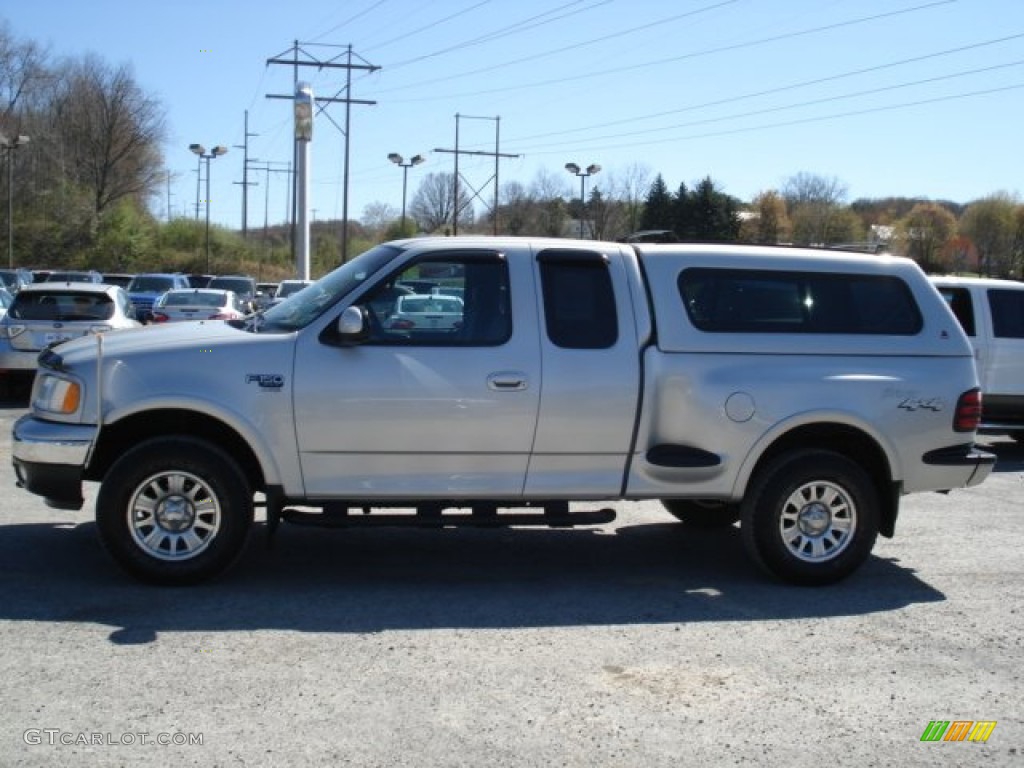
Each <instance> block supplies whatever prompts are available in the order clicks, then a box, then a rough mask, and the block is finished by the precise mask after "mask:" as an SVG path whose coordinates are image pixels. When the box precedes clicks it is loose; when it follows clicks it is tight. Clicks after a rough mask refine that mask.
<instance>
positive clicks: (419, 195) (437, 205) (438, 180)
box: [409, 173, 473, 232]
mask: <svg viewBox="0 0 1024 768" xmlns="http://www.w3.org/2000/svg"><path fill="white" fill-rule="evenodd" d="M454 197H455V174H452V173H428V174H427V175H426V176H425V177H424V178H423V181H421V182H420V186H419V188H418V189H417V190H416V194H415V195H414V196H413V198H412V205H410V206H409V215H410V216H412V217H413V218H414V219H416V223H417V224H419V227H420V229H422V230H423V231H424V232H437V231H438V230H440V229H442V228H444V227H448V226H451V224H452V222H453V213H454V211H455V205H454V202H455V201H454ZM459 223H460V224H462V225H464V226H471V225H472V224H473V208H472V205H471V201H470V198H469V195H468V194H467V193H466V191H465V188H464V187H462V186H461V185H460V187H459Z"/></svg>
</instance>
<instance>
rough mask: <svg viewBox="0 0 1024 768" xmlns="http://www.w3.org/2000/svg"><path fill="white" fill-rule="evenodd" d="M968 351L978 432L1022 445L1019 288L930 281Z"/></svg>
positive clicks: (984, 281) (1022, 302)
mask: <svg viewBox="0 0 1024 768" xmlns="http://www.w3.org/2000/svg"><path fill="white" fill-rule="evenodd" d="M931 281H932V283H933V284H934V285H935V287H936V288H938V289H939V293H941V294H942V297H943V298H944V299H945V300H946V303H947V304H949V306H950V308H951V309H952V310H953V314H954V315H956V317H957V320H959V321H960V325H961V326H963V329H964V332H965V333H966V334H967V337H968V339H969V340H970V342H971V346H972V347H973V348H974V360H975V363H976V365H977V368H978V379H979V381H980V383H981V391H982V394H983V400H982V422H981V427H980V430H979V431H981V432H986V433H990V434H993V433H994V434H1002V433H1005V434H1009V435H1010V436H1012V437H1013V438H1014V439H1016V440H1018V441H1022V442H1024V283H1019V282H1017V281H1016V280H997V279H994V278H980V277H951V276H942V277H937V276H933V277H931Z"/></svg>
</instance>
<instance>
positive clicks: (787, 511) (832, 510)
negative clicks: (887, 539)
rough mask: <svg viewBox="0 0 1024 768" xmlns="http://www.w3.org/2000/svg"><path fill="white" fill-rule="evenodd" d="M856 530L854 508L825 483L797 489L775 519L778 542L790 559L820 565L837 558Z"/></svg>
mask: <svg viewBox="0 0 1024 768" xmlns="http://www.w3.org/2000/svg"><path fill="white" fill-rule="evenodd" d="M856 530H857V505H856V504H855V503H854V501H853V499H852V498H851V496H850V495H849V494H848V493H847V492H846V490H845V489H843V488H842V487H841V486H839V485H836V484H835V483H831V482H827V481H813V482H809V483H806V484H804V485H801V486H800V487H799V488H797V489H796V490H795V491H793V493H792V494H790V496H789V498H787V499H786V501H785V503H784V504H783V507H782V513H781V514H780V515H779V532H780V533H781V535H782V541H783V542H784V543H785V546H786V547H787V549H789V551H790V552H791V553H792V554H793V556H795V557H797V558H799V559H800V560H803V561H805V562H811V563H820V562H825V561H828V560H831V559H833V558H835V557H837V556H838V555H839V554H840V553H842V551H843V550H845V549H846V548H847V547H848V546H849V544H850V542H851V541H852V540H853V536H854V533H855V532H856Z"/></svg>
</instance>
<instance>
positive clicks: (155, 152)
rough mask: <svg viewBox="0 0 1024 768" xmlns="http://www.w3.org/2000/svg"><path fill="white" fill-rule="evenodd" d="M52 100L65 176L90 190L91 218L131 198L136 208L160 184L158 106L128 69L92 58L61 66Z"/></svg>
mask: <svg viewBox="0 0 1024 768" xmlns="http://www.w3.org/2000/svg"><path fill="white" fill-rule="evenodd" d="M61 75H62V76H61V81H60V86H59V88H58V92H57V95H56V98H55V100H54V113H55V114H54V119H55V121H56V125H57V126H58V130H59V131H60V134H61V139H62V145H63V148H64V153H65V155H66V157H67V163H68V168H67V171H68V173H69V174H70V175H73V178H74V180H75V181H76V182H77V183H78V184H79V185H81V186H83V187H85V188H86V189H88V190H89V193H90V196H91V198H92V201H93V210H94V213H95V216H96V217H97V218H99V217H100V216H101V215H102V214H103V213H104V211H106V210H107V209H108V208H110V207H111V206H112V205H113V204H114V203H117V202H118V201H120V200H122V199H125V198H130V199H132V200H134V201H136V202H137V203H138V204H139V205H140V207H142V206H144V205H145V201H146V199H147V198H148V197H149V196H150V195H151V194H153V193H154V192H155V190H156V187H157V185H158V184H159V183H160V182H161V181H162V179H163V162H162V158H161V156H160V150H159V146H160V141H161V139H162V138H163V133H164V115H163V110H162V108H161V107H160V104H159V103H158V102H157V101H156V100H155V99H153V98H150V97H149V96H147V95H146V94H145V93H143V91H142V89H141V88H140V87H139V85H138V84H137V83H136V82H135V79H134V78H133V76H132V74H131V70H130V68H129V67H128V66H127V65H122V66H119V67H116V68H111V67H109V66H107V65H106V64H104V63H103V62H102V61H101V60H99V59H98V58H96V57H93V56H89V57H86V58H85V59H83V60H81V61H79V62H73V63H69V64H67V65H65V67H64V69H63V71H62V72H61Z"/></svg>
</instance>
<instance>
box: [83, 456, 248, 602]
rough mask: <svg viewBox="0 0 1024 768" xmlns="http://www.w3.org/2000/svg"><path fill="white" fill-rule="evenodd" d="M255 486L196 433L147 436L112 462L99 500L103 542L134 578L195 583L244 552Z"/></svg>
mask: <svg viewBox="0 0 1024 768" xmlns="http://www.w3.org/2000/svg"><path fill="white" fill-rule="evenodd" d="M252 519H253V505H252V489H251V487H250V484H249V481H248V480H247V478H246V476H245V474H244V473H243V472H242V470H241V469H240V468H239V466H238V464H237V463H236V462H235V461H234V460H233V459H232V458H231V457H230V456H229V455H228V454H227V453H225V452H224V451H222V450H221V449H220V448H218V447H217V446H215V445H213V444H211V443H209V442H206V441H205V440H200V439H197V438H191V437H182V436H175V437H161V438H154V439H152V440H147V441H146V442H144V443H141V444H140V445H138V446H136V447H135V448H133V449H131V450H129V451H127V452H126V453H125V454H124V455H123V456H121V458H120V459H118V460H117V462H116V463H115V464H114V465H113V466H112V467H111V468H110V471H109V472H108V473H107V476H106V477H105V478H104V480H103V483H102V485H101V486H100V491H99V495H98V497H97V500H96V524H97V528H98V530H99V535H100V540H101V541H102V542H103V545H104V546H105V547H106V549H107V551H109V552H110V554H111V555H112V556H113V558H114V560H115V561H117V563H118V564H119V565H120V566H121V567H122V568H124V569H125V570H126V571H128V572H129V573H130V574H132V575H133V576H135V577H137V578H139V579H142V580H143V581H149V582H152V583H155V584H166V585H181V584H194V583H196V582H199V581H203V580H205V579H208V578H211V577H213V576H215V575H217V574H219V573H221V572H222V571H223V570H225V569H226V568H227V567H228V566H229V565H231V563H233V562H234V561H235V559H236V558H237V557H238V556H239V555H240V554H241V552H242V548H243V545H244V544H245V539H246V535H247V533H248V531H249V527H250V525H251V523H252Z"/></svg>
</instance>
